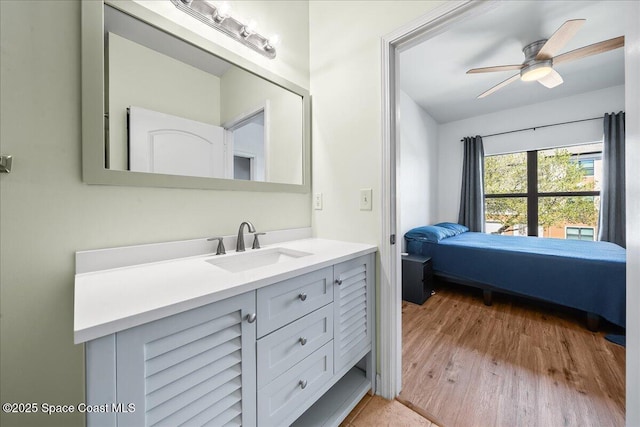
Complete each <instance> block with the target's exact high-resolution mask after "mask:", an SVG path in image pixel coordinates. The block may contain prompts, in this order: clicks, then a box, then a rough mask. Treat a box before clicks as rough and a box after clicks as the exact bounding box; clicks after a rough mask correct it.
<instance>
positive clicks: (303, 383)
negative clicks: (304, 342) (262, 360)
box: [258, 341, 333, 426]
mask: <svg viewBox="0 0 640 427" xmlns="http://www.w3.org/2000/svg"><path fill="white" fill-rule="evenodd" d="M332 376H333V341H329V342H328V343H327V344H325V345H324V346H322V347H321V348H320V349H318V350H317V351H315V352H314V353H312V354H311V355H310V356H309V357H307V358H306V359H304V360H303V361H302V362H300V363H298V364H297V365H295V366H294V367H293V368H291V369H289V370H288V371H286V372H285V373H284V374H282V375H281V376H279V377H278V378H276V379H275V380H274V381H272V382H270V383H269V384H267V385H266V386H264V387H263V388H262V389H260V390H258V425H260V426H282V425H288V424H290V423H291V422H293V421H294V420H295V419H296V418H297V417H298V416H300V414H302V413H303V412H304V411H305V410H307V409H308V407H309V406H311V404H312V403H313V401H311V400H309V399H310V398H311V397H313V396H314V395H315V394H316V392H317V391H318V390H319V389H320V388H321V387H322V386H323V385H324V384H325V383H326V382H327V381H329V380H330V379H331V377H332ZM292 418H293V419H292Z"/></svg>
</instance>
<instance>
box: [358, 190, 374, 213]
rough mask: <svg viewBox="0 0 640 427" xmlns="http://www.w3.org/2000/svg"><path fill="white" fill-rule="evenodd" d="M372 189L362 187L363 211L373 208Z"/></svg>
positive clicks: (361, 201) (361, 200)
mask: <svg viewBox="0 0 640 427" xmlns="http://www.w3.org/2000/svg"><path fill="white" fill-rule="evenodd" d="M371 193H372V191H371V189H370V188H362V189H360V210H361V211H370V210H371V206H372V205H371Z"/></svg>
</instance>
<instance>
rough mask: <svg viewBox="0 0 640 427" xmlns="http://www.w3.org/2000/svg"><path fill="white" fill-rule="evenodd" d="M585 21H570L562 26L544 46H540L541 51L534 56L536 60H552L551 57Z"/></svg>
mask: <svg viewBox="0 0 640 427" xmlns="http://www.w3.org/2000/svg"><path fill="white" fill-rule="evenodd" d="M585 21H586V19H571V20H569V21H566V22H565V23H564V24H562V25H561V26H560V28H558V29H557V30H556V32H555V33H553V35H552V36H551V37H550V38H549V40H547V42H546V43H545V44H544V46H542V49H540V51H539V52H538V54H537V55H536V59H537V60H543V59H551V58H553V56H554V55H555V54H556V53H558V52H559V51H560V49H562V48H563V47H564V45H566V44H567V43H568V42H569V40H571V39H572V38H573V36H575V35H576V33H577V32H578V30H579V29H580V27H582V25H583V24H584V23H585Z"/></svg>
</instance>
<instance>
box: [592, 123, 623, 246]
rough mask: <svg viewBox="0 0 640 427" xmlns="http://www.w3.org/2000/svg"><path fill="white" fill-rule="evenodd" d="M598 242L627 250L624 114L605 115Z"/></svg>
mask: <svg viewBox="0 0 640 427" xmlns="http://www.w3.org/2000/svg"><path fill="white" fill-rule="evenodd" d="M601 187H602V188H601V190H600V218H599V220H598V228H599V231H598V240H603V241H606V242H612V243H616V244H618V245H620V246H622V247H626V239H625V224H624V223H625V200H624V189H625V184H624V112H622V111H621V112H619V113H618V114H613V113H611V114H608V113H607V114H605V115H604V149H603V153H602V186H601Z"/></svg>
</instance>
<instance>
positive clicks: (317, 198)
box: [313, 193, 322, 211]
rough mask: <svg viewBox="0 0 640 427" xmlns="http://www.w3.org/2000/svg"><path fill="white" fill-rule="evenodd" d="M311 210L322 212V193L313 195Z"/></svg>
mask: <svg viewBox="0 0 640 427" xmlns="http://www.w3.org/2000/svg"><path fill="white" fill-rule="evenodd" d="M313 209H315V210H317V211H320V210H322V193H314V195H313Z"/></svg>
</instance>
